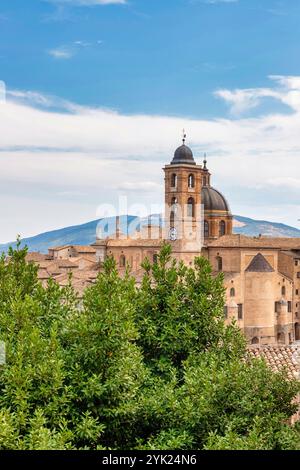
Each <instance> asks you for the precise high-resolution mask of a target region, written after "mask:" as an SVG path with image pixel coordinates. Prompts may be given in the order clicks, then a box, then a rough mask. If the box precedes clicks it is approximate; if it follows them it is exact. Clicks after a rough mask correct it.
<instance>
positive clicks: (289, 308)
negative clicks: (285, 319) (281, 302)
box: [288, 300, 292, 313]
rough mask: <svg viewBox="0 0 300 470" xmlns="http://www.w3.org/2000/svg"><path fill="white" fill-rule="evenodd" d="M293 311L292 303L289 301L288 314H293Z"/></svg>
mask: <svg viewBox="0 0 300 470" xmlns="http://www.w3.org/2000/svg"><path fill="white" fill-rule="evenodd" d="M291 311H292V302H291V301H290V300H289V301H288V312H289V313H291Z"/></svg>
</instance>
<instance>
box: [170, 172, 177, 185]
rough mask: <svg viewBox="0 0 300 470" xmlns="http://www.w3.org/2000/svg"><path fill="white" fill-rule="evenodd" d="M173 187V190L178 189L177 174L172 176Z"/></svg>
mask: <svg viewBox="0 0 300 470" xmlns="http://www.w3.org/2000/svg"><path fill="white" fill-rule="evenodd" d="M171 186H172V188H177V175H175V173H173V174H172V176H171Z"/></svg>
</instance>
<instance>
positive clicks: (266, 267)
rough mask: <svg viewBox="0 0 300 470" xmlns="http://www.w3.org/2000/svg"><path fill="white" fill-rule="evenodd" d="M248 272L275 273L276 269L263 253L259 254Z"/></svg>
mask: <svg viewBox="0 0 300 470" xmlns="http://www.w3.org/2000/svg"><path fill="white" fill-rule="evenodd" d="M246 272H251V273H273V272H274V269H273V268H272V266H271V265H270V263H269V262H268V261H267V260H266V258H265V257H264V256H263V255H262V254H261V253H257V255H256V256H254V258H253V260H252V261H251V263H250V264H249V266H248V268H247V269H246Z"/></svg>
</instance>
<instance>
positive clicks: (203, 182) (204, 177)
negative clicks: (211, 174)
mask: <svg viewBox="0 0 300 470" xmlns="http://www.w3.org/2000/svg"><path fill="white" fill-rule="evenodd" d="M202 185H203V186H206V185H207V179H206V176H203V179H202Z"/></svg>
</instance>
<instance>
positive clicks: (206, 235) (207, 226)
mask: <svg viewBox="0 0 300 470" xmlns="http://www.w3.org/2000/svg"><path fill="white" fill-rule="evenodd" d="M208 237H209V223H208V222H207V220H204V238H208Z"/></svg>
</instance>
